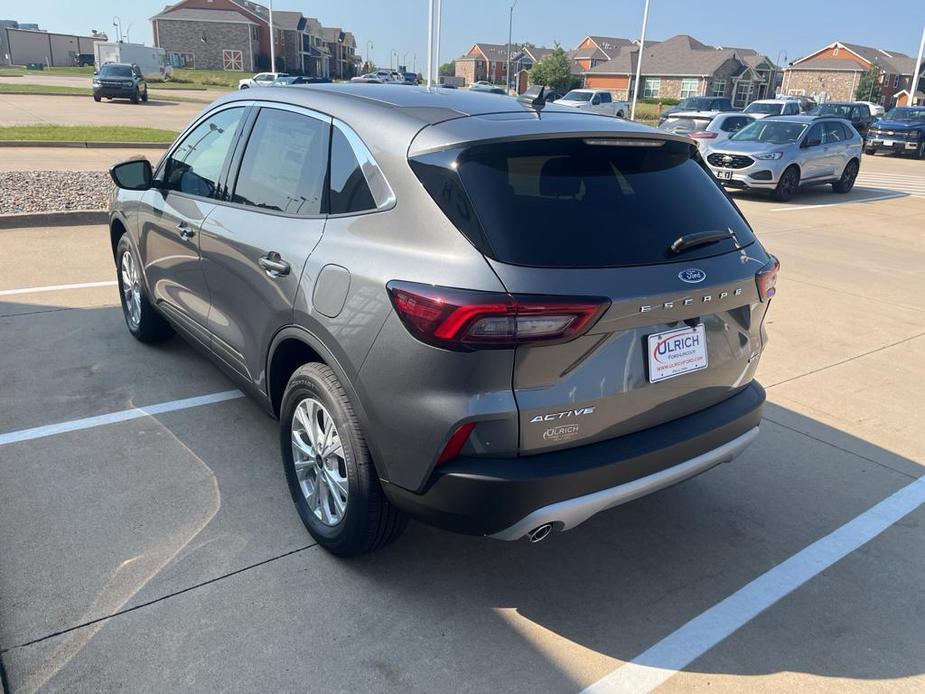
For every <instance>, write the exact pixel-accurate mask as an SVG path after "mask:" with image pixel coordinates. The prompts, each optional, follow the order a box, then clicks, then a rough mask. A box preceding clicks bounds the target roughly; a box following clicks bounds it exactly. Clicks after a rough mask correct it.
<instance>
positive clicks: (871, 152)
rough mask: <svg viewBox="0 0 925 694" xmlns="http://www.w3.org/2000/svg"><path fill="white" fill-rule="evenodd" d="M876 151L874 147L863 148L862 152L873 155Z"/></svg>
mask: <svg viewBox="0 0 925 694" xmlns="http://www.w3.org/2000/svg"><path fill="white" fill-rule="evenodd" d="M876 153H877V150H876V149H865V150H864V154H869V155H870V156H874V155H875V154H876Z"/></svg>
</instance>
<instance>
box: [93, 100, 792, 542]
mask: <svg viewBox="0 0 925 694" xmlns="http://www.w3.org/2000/svg"><path fill="white" fill-rule="evenodd" d="M540 109H542V117H537V113H538V111H539V110H540ZM111 171H112V177H113V179H114V180H115V182H116V184H117V185H118V186H119V188H118V190H116V191H115V192H114V193H113V198H112V210H111V217H110V230H111V240H112V251H113V256H114V259H115V267H116V277H117V278H118V282H119V288H120V293H121V296H122V309H123V314H124V319H125V323H126V325H127V327H128V330H129V332H130V333H131V334H132V335H133V336H134V337H135V338H137V339H138V340H139V341H141V342H156V341H158V340H164V339H167V338H169V337H170V336H171V335H172V334H173V333H174V332H178V333H180V334H182V335H183V336H184V337H185V338H186V339H187V340H189V341H190V342H192V343H194V344H196V345H198V346H199V347H201V348H202V349H203V350H204V351H206V352H207V353H208V354H210V355H211V357H212V358H213V359H214V361H215V362H216V364H218V365H219V366H220V367H221V368H222V369H223V370H224V371H225V372H226V373H227V374H228V375H229V376H230V377H231V378H233V379H234V380H235V381H236V382H237V383H238V384H240V386H241V387H242V388H243V389H245V390H246V391H247V392H248V393H249V394H250V395H251V396H253V398H254V399H255V400H256V401H257V402H258V403H260V404H261V405H262V406H263V407H264V408H265V409H266V410H267V411H268V412H269V413H270V414H271V415H272V416H274V417H277V418H279V429H280V451H281V457H282V463H283V468H284V470H285V474H286V478H287V481H288V486H289V491H290V493H291V495H292V498H293V500H294V501H295V506H296V509H297V510H298V513H299V515H300V516H301V519H302V521H303V522H304V524H305V525H306V527H307V528H308V531H309V532H310V533H311V534H312V536H313V537H314V538H315V539H316V540H317V542H318V543H319V544H320V545H322V546H323V547H325V548H326V549H327V550H329V551H331V552H333V553H336V554H339V555H350V554H357V553H360V552H366V551H369V550H372V549H375V548H377V547H381V546H383V545H384V544H386V543H388V542H390V541H391V540H393V539H395V538H396V537H397V536H398V535H399V534H400V532H401V530H402V528H403V527H404V525H405V522H406V519H407V518H408V517H409V516H410V517H413V518H417V519H420V520H423V521H426V522H428V523H433V524H436V525H439V526H442V527H445V528H448V529H450V530H455V531H460V532H466V533H472V534H477V535H487V536H491V537H494V538H498V539H502V540H516V539H518V538H523V537H527V538H530V539H531V540H533V541H538V540H541V539H543V538H544V537H545V536H546V535H548V534H549V532H550V531H552V530H566V529H568V528H572V527H574V526H576V525H578V524H579V523H581V522H582V521H584V520H585V519H587V518H589V517H590V516H592V515H593V514H595V513H597V512H599V511H602V510H604V509H607V508H610V507H613V506H616V505H618V504H621V503H625V502H627V501H630V500H632V499H635V498H637V497H639V496H641V495H643V494H647V493H650V492H654V491H656V490H658V489H662V488H664V487H666V486H668V485H671V484H674V483H676V482H679V481H681V480H684V479H686V478H688V477H691V476H693V475H695V474H698V473H700V472H703V471H706V470H708V469H710V468H711V467H713V466H715V465H718V464H720V463H724V462H727V461H729V460H732V459H733V458H734V457H735V456H736V455H737V454H738V453H739V452H740V451H742V450H743V448H745V446H746V445H747V444H748V443H749V442H750V441H751V440H752V439H753V438H754V437H755V436H756V434H757V431H758V429H757V427H758V424H759V421H760V419H761V410H762V404H763V402H764V398H765V396H764V391H763V390H762V388H761V386H760V385H759V384H758V383H757V381H755V380H754V375H755V370H756V368H757V366H758V360H759V358H760V356H761V353H762V352H763V350H764V347H765V345H766V342H767V334H766V332H765V329H764V317H765V315H766V312H767V310H768V306H769V304H770V302H771V298H772V297H773V296H774V293H775V291H776V287H775V284H776V278H777V273H778V267H779V265H778V263H777V261H776V259H775V258H773V257H772V256H771V255H769V254H768V253H767V252H766V251H765V249H764V248H763V247H762V245H761V243H760V242H759V241H758V240H757V238H756V237H755V235H754V233H753V232H752V230H751V228H750V227H749V225H748V222H747V221H746V220H745V219H744V217H743V216H742V214H741V213H740V212H739V210H738V209H736V207H735V206H734V205H733V204H732V203H731V201H730V200H729V198H728V196H726V195H725V194H724V193H723V191H722V189H721V188H720V187H719V186H718V185H717V183H716V181H715V180H714V178H713V176H711V175H710V172H709V171H708V170H707V169H706V167H705V166H704V164H703V162H702V161H701V159H700V157H698V156H697V152H696V149H695V148H694V147H693V145H692V143H691V142H690V140H688V139H687V138H684V137H680V136H677V135H672V134H671V133H666V132H664V131H660V130H655V129H652V128H648V127H645V126H642V125H639V124H636V123H629V122H626V121H622V120H618V119H616V118H610V117H605V116H600V115H596V114H593V113H584V112H581V111H576V110H574V109H569V108H563V107H559V106H555V105H552V104H532V103H525V102H524V101H519V100H516V99H499V98H497V97H495V96H493V95H491V94H484V93H478V92H472V91H468V90H452V89H434V90H427V89H424V88H419V87H407V88H401V89H397V88H395V87H394V86H389V85H381V84H340V85H333V84H331V85H312V86H305V87H303V86H298V85H296V86H292V87H288V88H286V89H261V90H251V91H244V92H234V93H233V94H229V95H226V96H223V97H222V98H220V99H218V100H217V101H216V102H215V103H213V104H211V105H210V106H208V107H206V109H205V110H204V111H203V112H202V113H201V114H200V115H199V116H198V117H197V118H196V120H195V121H194V122H193V123H192V124H191V125H190V126H189V127H188V128H187V129H186V130H185V131H184V132H183V133H182V134H181V135H180V137H179V138H178V140H177V141H176V143H174V145H172V146H171V148H170V149H169V150H168V151H167V153H166V154H165V155H164V157H163V158H162V159H161V161H160V162H159V163H158V164H156V165H154V166H152V165H151V164H150V163H149V162H148V161H147V160H132V161H128V162H125V163H122V164H118V165H116V166H115V167H113V169H112V170H111ZM666 201H670V204H666ZM125 348H126V349H134V348H133V347H132V346H131V345H129V344H126V346H125ZM137 358H138V359H139V360H144V359H145V358H146V354H145V353H144V351H142V350H137ZM257 462H259V461H255V464H256V463H257ZM267 493H274V492H267Z"/></svg>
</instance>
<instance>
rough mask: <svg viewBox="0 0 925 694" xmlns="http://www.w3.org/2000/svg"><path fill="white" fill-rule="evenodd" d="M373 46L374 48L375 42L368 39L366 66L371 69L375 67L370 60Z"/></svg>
mask: <svg viewBox="0 0 925 694" xmlns="http://www.w3.org/2000/svg"><path fill="white" fill-rule="evenodd" d="M373 48H374V46H373V42H372V41H367V42H366V67H367V69H369V70H372V68H373V64H372V63H371V62H369V52H370V50H372V49H373Z"/></svg>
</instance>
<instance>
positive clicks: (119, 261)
mask: <svg viewBox="0 0 925 694" xmlns="http://www.w3.org/2000/svg"><path fill="white" fill-rule="evenodd" d="M126 256H128V257H126ZM116 279H117V280H118V282H119V298H120V299H121V301H122V316H123V317H124V318H125V325H126V326H127V327H128V331H129V332H130V333H131V334H132V335H133V336H134V337H135V339H136V340H139V341H140V342H163V341H164V340H166V339H167V338H169V337H170V336H171V335H173V328H172V327H171V326H170V323H168V322H167V321H166V320H165V319H164V317H163V316H162V315H161V314H159V313H158V312H157V311H156V310H155V309H154V307H153V306H152V305H151V303H150V302H149V301H148V297H147V295H146V294H145V283H144V279H143V277H142V275H141V261H139V260H138V255H137V254H136V253H135V247H134V246H133V245H132V242H131V241H130V240H129V236H128V232H126V233H125V234H122V238H121V239H119V245H118V246H116Z"/></svg>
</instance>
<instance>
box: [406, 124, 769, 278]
mask: <svg viewBox="0 0 925 694" xmlns="http://www.w3.org/2000/svg"><path fill="white" fill-rule="evenodd" d="M633 144H634V145H635V146H621V145H620V141H619V140H608V139H582V138H565V139H552V140H525V141H524V140H521V141H515V142H511V141H505V142H500V143H485V144H475V145H472V146H471V147H468V148H464V149H457V150H448V151H444V152H437V153H433V154H424V155H421V156H419V157H415V158H413V159H412V160H411V168H412V169H413V170H414V172H415V174H416V175H417V176H418V178H419V179H420V180H421V182H422V183H423V184H424V186H425V188H427V191H428V192H429V193H430V195H431V196H432V197H433V199H434V201H435V202H437V204H438V205H440V207H441V209H442V210H443V212H444V214H446V215H447V217H448V218H449V219H450V220H451V221H452V222H453V223H454V224H455V225H456V227H457V228H458V229H459V230H460V231H461V232H462V233H463V234H465V235H466V236H467V237H469V238H470V240H472V241H473V243H474V244H475V245H476V246H477V247H478V248H480V249H483V252H484V253H486V254H487V255H489V256H490V257H492V258H495V259H497V260H500V261H501V262H503V263H513V264H515V265H529V266H532V267H621V266H630V265H647V264H652V263H663V262H673V261H677V256H676V255H675V253H674V252H672V251H671V250H670V247H671V243H672V242H673V241H674V240H675V239H677V238H678V237H679V236H684V235H685V234H690V233H696V232H702V231H714V230H717V229H721V230H726V229H731V230H732V231H733V232H734V233H735V236H736V239H737V240H738V242H739V243H740V244H742V245H743V246H744V245H748V244H749V243H751V242H752V241H754V237H753V236H752V233H751V231H750V230H749V228H748V226H747V224H746V223H745V221H744V219H743V218H742V216H741V215H740V214H739V213H738V212H737V211H736V209H735V207H733V205H732V204H731V203H730V202H729V200H728V199H727V198H726V196H725V194H724V193H723V192H722V190H721V189H720V188H719V186H718V185H717V184H716V181H714V180H713V178H712V176H711V174H710V173H708V172H707V171H706V170H704V167H703V166H701V165H700V164H699V163H698V162H697V161H696V160H695V159H693V158H691V157H692V154H693V153H694V152H696V149H695V148H694V147H693V146H692V145H688V144H685V143H683V142H675V141H672V140H667V141H663V142H662V143H659V144H657V145H655V146H639V145H638V141H635V142H634V143H633ZM666 191H670V195H671V204H665V196H666ZM734 247H735V246H734V244H733V242H732V241H726V242H724V243H723V244H721V245H712V246H703V247H700V248H693V249H690V251H688V252H686V253H685V259H687V260H691V259H694V258H703V257H707V256H711V255H716V254H717V253H724V252H728V251H731V250H733V248H734Z"/></svg>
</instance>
